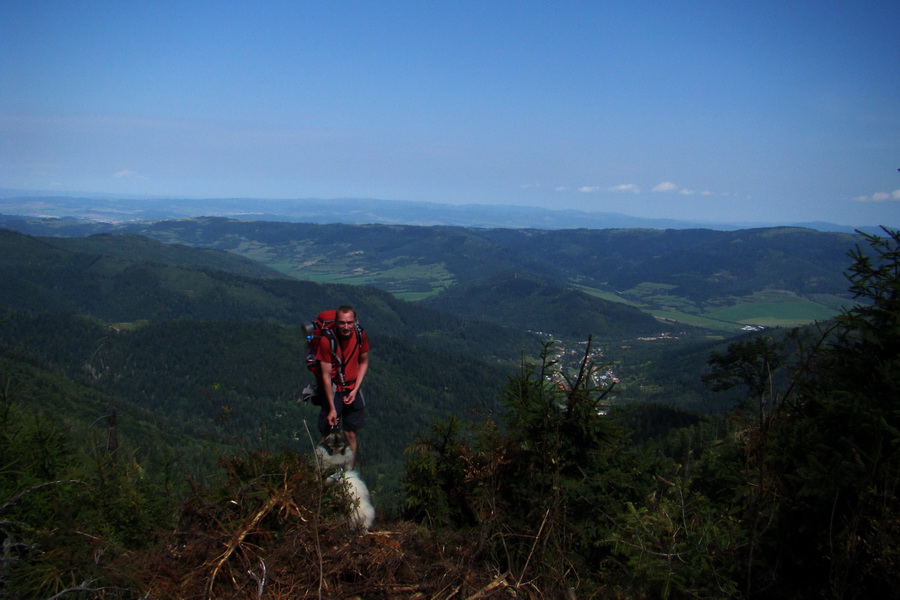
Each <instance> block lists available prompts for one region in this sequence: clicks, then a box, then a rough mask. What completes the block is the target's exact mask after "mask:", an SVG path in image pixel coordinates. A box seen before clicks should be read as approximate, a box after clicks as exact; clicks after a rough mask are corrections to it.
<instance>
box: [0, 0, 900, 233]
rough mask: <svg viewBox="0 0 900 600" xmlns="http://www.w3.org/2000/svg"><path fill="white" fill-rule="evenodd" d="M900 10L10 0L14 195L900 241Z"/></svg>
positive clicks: (6, 58)
mask: <svg viewBox="0 0 900 600" xmlns="http://www.w3.org/2000/svg"><path fill="white" fill-rule="evenodd" d="M898 168H900V2H896V1H893V0H892V1H881V0H879V1H866V0H856V1H853V2H851V1H849V0H842V1H840V2H832V1H830V0H816V1H807V0H792V1H790V2H785V1H784V0H778V1H773V2H769V1H752V0H751V1H749V2H748V1H744V2H738V1H731V0H715V1H703V0H697V1H692V2H682V1H679V0H670V1H660V2H651V1H642V0H632V1H621V2H612V1H608V2H607V1H601V0H594V1H591V2H575V1H566V0H560V1H553V2H551V1H547V2H538V1H533V0H516V1H502V0H498V1H491V0H480V1H468V0H456V1H440V0H434V1H423V0H417V1H408V2H395V1H391V0H383V1H364V0H360V1H355V2H349V1H342V0H332V1H327V2H325V1H309V2H306V1H300V0H295V1H278V0H271V1H254V2H244V1H229V0H218V1H215V2H200V1H195V2H191V1H189V0H180V1H178V2H169V1H166V0H154V1H139V0H126V1H122V0H115V1H101V0H97V1H84V0H60V1H51V0H24V1H20V0H0V188H11V189H16V190H32V191H52V192H59V193H72V192H79V193H88V192H91V193H102V194H109V195H113V196H114V195H123V196H125V195H127V196H142V195H143V196H149V197H166V198H173V197H174V198H219V197H228V198H234V197H245V198H272V199H278V198H323V199H327V198H378V199H386V200H411V201H424V202H437V203H450V204H502V205H510V206H517V205H518V206H541V207H546V208H554V209H576V210H586V211H597V212H613V213H622V214H627V215H631V216H638V217H655V218H674V219H691V220H700V221H704V222H710V223H716V222H742V221H746V222H750V221H752V222H771V223H780V222H813V221H827V222H832V223H837V224H842V225H885V226H889V227H895V228H896V227H900V171H898Z"/></svg>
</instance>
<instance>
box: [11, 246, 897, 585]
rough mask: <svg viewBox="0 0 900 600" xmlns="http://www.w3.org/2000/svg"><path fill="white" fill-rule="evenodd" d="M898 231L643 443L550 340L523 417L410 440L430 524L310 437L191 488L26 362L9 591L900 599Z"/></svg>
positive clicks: (597, 385) (17, 392)
mask: <svg viewBox="0 0 900 600" xmlns="http://www.w3.org/2000/svg"><path fill="white" fill-rule="evenodd" d="M886 233H887V237H870V238H868V241H869V246H870V248H869V249H867V250H869V251H867V252H865V253H864V252H863V251H862V250H858V251H855V252H854V253H853V258H854V261H855V262H854V265H853V267H852V268H851V270H850V272H849V278H850V282H851V291H852V292H853V293H854V294H855V295H856V296H857V298H858V299H859V300H860V301H861V303H860V304H859V305H858V307H856V308H854V309H851V310H848V311H846V312H844V313H843V314H842V315H841V317H839V318H838V319H837V320H836V321H835V322H834V324H833V325H831V326H830V327H828V328H823V329H822V330H821V331H820V332H819V334H818V335H816V336H809V335H803V336H801V335H798V336H795V338H794V339H792V340H790V344H787V343H784V342H783V341H782V340H777V339H775V338H772V337H764V336H760V337H754V338H745V339H742V340H740V341H737V342H735V343H733V344H731V345H730V346H729V347H728V349H727V351H725V352H722V353H718V354H714V355H712V356H711V357H710V359H709V364H710V369H711V371H710V376H709V377H708V378H707V380H708V383H709V384H710V385H711V386H714V387H715V388H717V389H730V390H732V391H733V390H735V389H740V390H741V398H742V402H740V404H739V406H737V407H736V409H735V410H734V411H733V412H730V413H729V414H727V415H725V416H721V417H715V418H712V417H702V418H701V417H699V416H685V418H684V422H683V423H681V425H683V426H679V427H670V428H668V429H667V430H663V431H664V432H661V433H660V434H659V435H656V436H653V437H644V438H642V439H640V440H635V439H631V438H630V437H629V434H628V430H627V428H626V427H625V426H624V425H625V424H627V423H629V419H631V418H633V417H634V416H635V414H636V413H635V412H634V411H636V410H637V409H633V410H632V412H630V413H628V412H626V413H619V412H616V411H615V410H612V409H610V407H609V404H610V403H609V400H610V398H611V397H612V396H613V395H614V394H615V392H616V390H615V388H614V387H612V388H611V387H609V386H608V385H607V384H606V383H605V381H606V380H603V379H600V378H595V377H593V375H594V373H596V372H597V371H598V370H599V369H600V368H601V365H595V364H592V363H591V362H589V361H588V360H587V358H586V359H585V361H584V362H583V363H582V364H581V365H580V368H579V369H576V370H575V371H573V372H565V371H564V370H562V369H561V368H560V367H559V365H555V364H553V363H552V361H550V360H549V358H548V356H549V354H548V352H546V351H545V352H544V354H543V358H542V359H541V360H539V361H537V362H535V363H533V364H532V363H529V362H523V365H522V368H521V370H520V372H519V373H518V375H517V376H516V377H513V378H512V379H511V380H510V381H509V384H508V385H507V387H506V390H505V392H504V395H503V410H502V412H501V413H499V414H485V415H483V416H482V417H481V418H479V419H476V420H473V421H471V422H462V421H459V420H449V421H445V422H437V423H435V425H434V426H433V427H432V429H431V431H430V433H429V434H427V435H423V436H421V438H420V439H419V440H418V441H417V442H416V443H415V444H413V445H411V446H410V447H409V448H408V450H407V456H406V459H407V469H406V491H407V494H406V505H405V513H406V519H405V520H404V521H399V522H392V521H388V520H384V519H382V520H381V521H380V522H377V523H376V530H377V531H376V532H374V533H370V534H368V535H365V536H357V535H355V534H353V533H352V532H350V531H348V530H347V529H346V527H345V526H344V525H343V522H342V514H343V512H344V510H345V509H346V508H347V507H346V503H345V502H344V501H343V500H342V498H341V497H340V496H339V495H338V494H337V493H336V491H335V488H331V487H329V486H326V485H324V474H323V473H320V472H318V471H317V470H316V469H315V467H314V465H313V464H312V463H311V461H310V460H309V458H307V457H306V456H305V455H299V454H296V453H292V452H284V453H275V454H264V453H255V454H247V455H244V456H240V457H231V458H227V459H224V460H223V461H222V462H221V476H220V478H219V480H218V481H217V482H215V483H212V484H209V485H199V484H198V485H195V486H194V487H193V489H191V490H190V491H189V493H188V494H187V495H186V496H185V495H184V494H176V493H174V492H173V489H172V488H171V486H170V485H169V483H170V482H169V481H167V479H166V478H165V477H164V476H161V475H160V474H159V473H152V474H151V473H144V472H143V470H142V467H141V465H140V464H139V463H138V461H136V460H134V459H132V458H131V457H130V456H129V452H128V449H127V448H125V447H123V446H121V445H117V444H116V443H115V439H114V438H112V437H108V438H104V439H96V438H95V437H93V436H91V435H90V433H89V432H85V431H81V430H78V429H73V428H72V427H70V426H69V425H68V424H66V423H64V422H62V421H60V420H57V419H56V418H53V417H50V416H48V415H45V414H42V413H40V412H39V411H26V410H24V409H22V407H21V403H20V402H19V397H20V396H22V395H23V394H29V395H39V394H41V393H43V392H42V388H41V385H40V382H28V383H27V384H26V383H23V382H21V381H17V380H15V378H13V377H10V376H9V374H4V381H3V382H2V383H3V386H2V388H0V391H2V394H3V396H2V401H3V404H2V413H0V438H2V439H0V448H2V450H0V452H2V454H0V486H2V487H0V494H2V496H0V497H2V501H0V537H2V552H3V554H2V556H0V560H2V562H0V586H2V588H0V595H5V596H9V597H20V598H60V597H66V598H143V597H148V598H153V597H158V598H273V599H281V598H318V597H354V596H357V597H365V598H442V599H449V598H500V597H504V598H507V597H513V596H514V595H518V596H524V597H533V598H560V597H569V598H571V597H580V598H588V597H610V598H751V597H753V598H820V597H825V598H876V597H878V598H896V597H898V595H900V591H898V590H900V575H898V574H900V547H898V544H900V542H898V540H900V505H898V502H897V491H898V485H900V405H898V398H900V389H898V387H900V383H898V377H897V376H898V374H900V369H898V360H900V297H898V291H897V290H898V284H900V232H890V231H886ZM871 250H874V253H873V252H871ZM873 254H874V256H873ZM585 356H586V357H588V356H590V353H589V352H587V353H586V354H585ZM782 364H783V365H790V366H791V373H790V376H788V377H785V378H783V379H781V378H777V377H773V376H772V373H774V372H776V369H777V367H779V366H780V365H782ZM28 404H29V405H33V404H34V403H33V402H29V403H28ZM641 410H642V411H644V414H643V415H639V416H640V417H641V418H645V419H650V416H648V415H652V413H653V411H654V410H657V409H654V408H653V407H642V408H641ZM659 410H662V409H659ZM666 410H671V409H666ZM665 420H668V421H669V422H670V423H671V422H672V420H673V419H671V418H670V416H666V417H665Z"/></svg>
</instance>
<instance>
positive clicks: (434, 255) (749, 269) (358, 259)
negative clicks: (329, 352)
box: [9, 218, 859, 338]
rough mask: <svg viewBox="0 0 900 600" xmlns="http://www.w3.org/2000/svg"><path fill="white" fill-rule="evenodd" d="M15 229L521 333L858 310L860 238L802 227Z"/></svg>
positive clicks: (196, 224)
mask: <svg viewBox="0 0 900 600" xmlns="http://www.w3.org/2000/svg"><path fill="white" fill-rule="evenodd" d="M9 226H10V227H13V226H17V227H20V228H22V229H23V230H28V231H32V232H34V231H41V232H44V233H46V234H47V235H54V236H65V235H72V236H81V235H85V234H86V233H88V232H98V231H107V232H110V231H114V232H120V233H139V234H141V235H145V236H148V237H151V238H155V239H158V240H162V241H165V242H168V243H180V244H187V245H192V246H199V247H204V248H214V249H219V250H226V251H228V252H230V253H233V254H237V255H241V256H244V257H247V258H251V259H253V260H256V261H258V262H260V263H262V264H265V265H267V266H270V267H272V268H273V269H276V270H278V271H280V272H282V273H283V274H286V275H289V276H291V277H294V278H299V279H306V280H313V281H319V282H337V283H348V284H364V285H370V286H375V287H378V288H380V289H383V290H386V291H389V292H391V293H392V294H394V295H395V296H397V297H400V298H404V299H408V300H422V299H426V300H427V301H428V302H431V303H434V306H435V307H439V308H441V309H442V310H451V311H453V312H455V313H456V314H459V315H462V316H468V315H471V314H478V315H479V316H480V318H484V319H487V320H490V321H492V322H495V323H500V324H503V325H512V326H514V327H516V328H519V329H538V330H544V331H552V332H553V333H556V334H557V335H561V336H562V335H571V334H576V335H577V336H579V337H584V336H586V335H587V334H588V333H590V334H593V335H596V336H601V337H611V338H615V337H617V336H618V335H619V331H616V330H615V329H613V330H607V329H606V328H605V327H604V323H603V322H599V323H593V324H591V326H592V327H597V329H594V330H589V331H585V329H587V328H585V327H581V326H580V325H579V319H578V318H576V317H575V316H574V315H575V313H576V312H578V311H579V310H580V309H581V308H583V307H584V306H590V307H591V309H592V310H594V311H597V312H601V313H606V312H610V311H613V310H618V311H619V314H618V316H617V317H616V318H617V320H618V319H620V318H621V319H628V320H630V321H632V322H631V323H629V327H632V328H633V331H634V332H637V331H638V330H642V331H643V332H644V333H646V330H645V327H646V323H647V322H646V321H644V324H642V322H641V318H640V317H639V316H638V315H637V314H636V312H635V311H634V310H631V309H636V310H641V311H643V312H644V313H647V314H651V315H653V316H654V317H656V318H657V319H658V320H660V321H662V322H666V323H681V324H689V325H694V326H702V327H707V328H716V329H718V330H720V331H723V332H725V333H734V332H737V331H739V330H740V328H741V327H742V326H745V325H765V326H795V325H800V324H807V323H812V322H813V321H816V320H820V321H821V320H826V319H828V318H831V317H833V316H835V315H836V314H837V313H838V311H839V309H840V307H841V306H843V305H846V304H848V303H849V298H848V296H847V294H846V282H845V279H844V277H843V274H842V273H843V271H844V270H845V269H846V268H847V267H848V265H849V263H848V260H847V256H846V255H847V252H848V251H849V250H850V249H851V248H853V246H854V244H855V243H856V242H857V241H858V239H859V238H858V236H854V235H850V234H839V233H823V232H818V231H814V230H811V229H802V228H768V229H751V230H740V231H713V230H705V229H696V230H650V229H606V230H589V229H577V230H553V231H551V230H539V229H477V228H463V227H438V226H435V227H415V226H404V225H390V226H388V225H311V224H302V223H273V222H260V221H236V220H230V219H225V218H196V219H184V220H177V221H159V222H154V223H131V224H127V223H126V224H116V225H112V224H97V223H93V224H83V223H67V222H61V221H58V220H47V221H39V220H34V219H32V220H28V221H27V222H26V221H22V220H18V221H15V222H10V223H9ZM515 277H524V278H526V279H527V280H528V281H531V282H532V285H531V289H530V290H529V293H527V294H524V295H523V294H521V293H520V290H519V289H517V288H516V286H510V285H506V284H504V283H503V282H504V281H506V282H508V281H512V279H513V278H515ZM538 287H540V288H543V289H537V288H538ZM486 288H491V289H492V290H493V291H492V292H491V293H490V294H489V295H488V296H489V297H486V295H485V294H484V293H474V292H478V291H479V290H482V289H486ZM548 297H549V298H552V299H553V302H554V308H555V309H558V310H557V311H556V312H554V313H553V316H552V317H551V316H549V314H548V313H547V311H542V310H541V309H542V308H543V306H542V303H543V302H545V301H546V299H547V298H548ZM468 298H471V300H472V303H471V304H469V303H468V302H467V299H468ZM609 302H613V303H616V304H618V305H619V308H618V309H614V308H612V307H610V306H607V303H609ZM494 305H496V308H494V309H491V306H494ZM511 306H514V308H515V310H512V311H509V310H501V309H500V308H499V307H504V308H508V307H511ZM622 306H627V307H630V308H629V309H623V308H622ZM629 313H630V315H629ZM545 315H546V316H545ZM632 317H633V318H632ZM681 326H682V327H683V325H681Z"/></svg>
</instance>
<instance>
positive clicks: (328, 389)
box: [319, 360, 338, 427]
mask: <svg viewBox="0 0 900 600" xmlns="http://www.w3.org/2000/svg"><path fill="white" fill-rule="evenodd" d="M319 368H320V369H322V387H323V388H325V389H324V390H322V391H323V392H324V393H325V401H326V402H327V403H328V424H329V425H331V426H332V427H334V426H335V425H337V421H338V419H337V411H336V410H334V386H333V384H332V383H331V363H330V362H325V361H324V360H320V361H319Z"/></svg>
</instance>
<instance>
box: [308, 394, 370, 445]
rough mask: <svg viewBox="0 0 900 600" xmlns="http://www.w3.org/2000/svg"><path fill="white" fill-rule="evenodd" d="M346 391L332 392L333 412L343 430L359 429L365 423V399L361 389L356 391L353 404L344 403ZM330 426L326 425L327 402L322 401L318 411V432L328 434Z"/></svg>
mask: <svg viewBox="0 0 900 600" xmlns="http://www.w3.org/2000/svg"><path fill="white" fill-rule="evenodd" d="M346 395H347V392H335V393H334V412H336V413H337V416H338V421H339V422H340V424H341V426H342V428H343V430H344V431H359V430H360V429H362V428H363V427H364V426H365V424H366V401H365V399H364V398H363V393H362V390H360V391H359V392H357V393H356V399H355V400H354V401H353V404H349V405H348V404H344V396H346ZM330 431H331V427H330V426H329V425H328V403H327V402H323V403H322V410H321V411H319V433H321V434H322V435H328V433H329V432H330Z"/></svg>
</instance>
